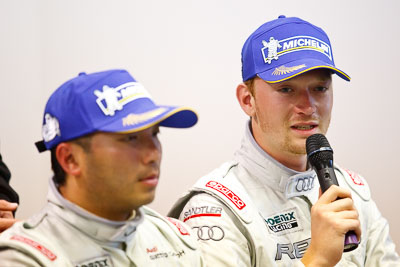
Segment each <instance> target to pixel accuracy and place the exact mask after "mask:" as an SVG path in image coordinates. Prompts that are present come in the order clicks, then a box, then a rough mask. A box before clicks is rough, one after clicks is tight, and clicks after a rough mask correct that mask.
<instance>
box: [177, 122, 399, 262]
mask: <svg viewBox="0 0 400 267" xmlns="http://www.w3.org/2000/svg"><path fill="white" fill-rule="evenodd" d="M335 173H336V176H337V179H338V182H339V185H340V186H342V187H345V188H348V189H350V190H351V192H352V198H353V200H354V202H355V206H356V208H357V210H358V211H359V214H360V215H359V219H360V222H361V227H362V236H361V243H360V245H359V247H358V248H357V249H355V250H353V251H352V252H346V253H343V255H342V259H341V260H340V262H339V263H338V264H337V266H369V267H376V266H391V267H392V266H400V259H399V256H398V255H397V253H396V252H395V245H394V244H393V242H392V241H391V239H390V237H389V226H388V223H387V221H386V220H385V219H384V218H383V217H382V216H381V214H380V213H379V211H378V209H377V207H376V205H375V203H374V202H373V201H372V200H371V196H370V191H369V188H368V185H367V183H366V181H365V180H364V179H363V178H362V177H360V176H359V175H358V174H356V173H354V172H351V171H349V170H345V169H342V168H339V167H337V166H336V167H335ZM318 194H319V183H318V178H316V173H315V172H314V171H306V172H301V173H300V172H296V171H294V170H291V169H288V168H286V167H285V166H283V165H282V164H280V163H279V162H277V161H275V160H274V159H272V158H271V157H270V156H269V155H268V154H267V153H265V152H264V151H263V150H262V149H261V148H260V147H259V146H258V144H257V143H256V141H255V140H254V138H253V136H252V134H251V132H250V129H249V126H247V127H246V134H245V137H244V139H243V141H242V146H241V148H240V149H239V150H238V151H237V152H236V153H235V160H234V161H233V162H227V163H225V164H223V165H222V166H221V167H219V168H218V169H216V170H214V171H213V172H211V173H210V174H208V175H206V176H204V177H202V178H201V179H200V180H198V181H197V183H196V184H195V185H194V187H193V188H191V189H190V190H189V192H188V193H187V194H186V195H185V196H183V197H182V198H181V199H180V200H178V202H177V203H176V204H175V205H174V207H173V208H172V210H171V211H170V213H169V216H172V217H175V218H179V219H180V220H182V221H184V222H185V223H186V224H187V225H189V226H190V227H192V229H193V230H194V231H196V232H197V238H198V240H199V241H200V247H201V250H202V252H203V258H204V260H205V263H206V264H207V266H303V264H302V263H301V258H302V257H303V255H304V253H305V251H306V249H307V248H308V246H309V244H310V240H311V219H310V218H311V215H310V211H311V206H312V205H313V204H314V203H315V202H316V201H317V199H318Z"/></svg>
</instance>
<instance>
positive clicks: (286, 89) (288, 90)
mask: <svg viewBox="0 0 400 267" xmlns="http://www.w3.org/2000/svg"><path fill="white" fill-rule="evenodd" d="M278 91H279V92H281V93H290V92H292V91H293V90H292V88H289V87H284V88H281V89H279V90H278Z"/></svg>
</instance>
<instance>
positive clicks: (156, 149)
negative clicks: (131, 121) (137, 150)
mask: <svg viewBox="0 0 400 267" xmlns="http://www.w3.org/2000/svg"><path fill="white" fill-rule="evenodd" d="M160 159H161V145H160V142H159V140H158V138H157V137H153V136H152V137H149V138H146V141H144V142H143V144H142V160H143V163H145V164H148V163H154V162H159V161H160Z"/></svg>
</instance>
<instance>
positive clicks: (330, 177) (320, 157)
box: [306, 134, 358, 252]
mask: <svg viewBox="0 0 400 267" xmlns="http://www.w3.org/2000/svg"><path fill="white" fill-rule="evenodd" d="M306 150H307V157H308V160H309V163H310V164H311V166H312V167H313V168H314V170H315V172H316V173H317V176H318V181H319V184H320V186H321V191H322V193H324V192H325V191H326V190H327V189H328V188H329V187H330V186H331V185H339V183H338V181H337V179H336V175H335V172H334V168H333V150H332V148H331V147H330V145H329V142H328V140H327V139H326V137H325V136H324V135H322V134H314V135H311V136H309V137H308V138H307V140H306ZM357 247H358V240H357V236H356V234H355V233H354V231H349V232H347V233H346V236H345V240H344V250H343V251H344V252H348V251H352V250H354V249H356V248H357Z"/></svg>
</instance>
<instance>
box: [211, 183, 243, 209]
mask: <svg viewBox="0 0 400 267" xmlns="http://www.w3.org/2000/svg"><path fill="white" fill-rule="evenodd" d="M206 187H208V188H211V189H214V190H216V191H217V192H219V193H220V194H222V195H223V196H225V197H226V198H227V199H228V200H229V201H230V202H232V203H233V204H234V205H235V206H236V207H237V208H238V209H239V210H242V209H243V208H244V207H246V204H245V203H244V202H243V201H242V200H241V199H240V197H239V196H238V195H236V194H235V193H234V192H233V191H232V190H230V189H229V188H228V187H226V186H224V185H223V184H221V183H219V182H216V181H209V182H208V183H207V184H206Z"/></svg>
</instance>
